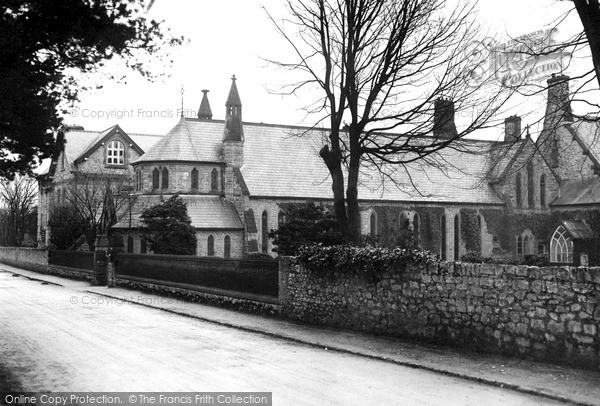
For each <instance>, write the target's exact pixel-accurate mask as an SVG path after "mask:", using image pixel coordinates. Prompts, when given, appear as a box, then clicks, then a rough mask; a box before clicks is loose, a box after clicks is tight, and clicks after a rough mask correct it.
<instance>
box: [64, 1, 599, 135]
mask: <svg viewBox="0 0 600 406" xmlns="http://www.w3.org/2000/svg"><path fill="white" fill-rule="evenodd" d="M456 1H458V0H456ZM570 7H571V6H570V2H564V1H562V2H561V1H555V0H528V1H523V0H505V1H496V0H481V1H479V3H478V5H477V21H478V22H479V23H480V24H481V26H482V27H484V29H485V30H486V31H487V32H488V33H489V34H488V35H489V36H490V37H493V38H495V39H496V40H499V41H503V40H508V39H510V38H511V37H512V38H515V37H518V36H520V35H524V34H527V33H531V32H534V31H537V30H540V29H543V28H547V27H548V26H549V25H550V24H552V23H553V22H554V21H556V19H557V18H558V17H559V16H560V15H562V14H564V13H565V11H566V10H568V9H569V8H570ZM266 10H268V12H269V13H270V14H271V15H272V16H274V17H275V18H281V17H283V16H285V15H286V10H285V8H284V7H283V1H281V0H262V1H254V0H219V1H214V0H211V1H208V0H155V1H154V4H153V5H152V7H151V9H150V10H149V11H148V15H149V17H151V18H155V19H158V20H163V21H164V24H165V26H167V27H169V28H171V30H172V32H173V33H174V34H177V35H183V36H185V37H186V38H187V40H188V42H187V43H186V44H185V45H183V46H182V47H179V48H177V49H173V50H171V56H172V59H173V64H172V66H171V67H166V66H160V65H157V64H156V63H154V62H152V61H149V62H148V63H149V64H152V67H153V68H154V69H157V70H158V71H161V72H164V73H166V74H168V75H169V76H168V77H167V78H165V79H164V80H159V81H157V82H154V83H151V82H148V81H146V80H145V79H143V78H140V77H139V76H138V75H137V74H135V73H129V74H128V75H127V82H126V83H115V82H110V81H108V80H107V79H106V77H104V76H103V75H95V76H92V77H91V78H88V79H87V80H88V81H91V84H92V85H101V86H102V88H101V89H92V90H88V91H85V92H82V93H81V94H80V102H78V103H76V104H75V105H74V106H72V107H69V108H68V114H67V115H66V116H65V120H66V123H68V124H77V125H82V126H84V128H85V129H86V130H94V131H100V130H103V129H105V128H108V127H110V126H112V125H115V124H119V125H120V126H121V127H122V128H123V129H124V130H125V131H126V132H130V133H148V134H166V133H167V132H168V131H169V129H170V128H172V127H173V126H174V125H175V124H176V122H177V120H178V114H179V109H180V108H181V107H180V106H181V103H182V95H181V88H182V87H183V89H184V93H183V105H184V111H185V114H186V116H189V117H195V114H196V112H197V110H198V107H199V105H200V100H201V98H202V92H201V90H202V89H208V90H210V92H209V94H208V96H209V101H210V104H211V108H212V112H213V118H215V119H223V118H224V113H225V107H224V104H225V100H226V98H227V94H228V92H229V88H230V85H231V77H232V75H234V74H235V76H236V77H237V86H238V90H239V93H240V97H241V100H242V104H243V118H244V121H250V122H264V123H274V124H288V125H312V124H313V123H314V121H315V118H314V117H310V116H308V117H307V116H306V114H305V112H304V111H303V109H302V107H304V106H305V105H306V104H307V103H308V102H309V101H310V100H308V98H309V97H307V95H304V96H303V97H295V96H282V95H281V94H277V92H278V91H280V90H281V89H282V88H283V86H285V85H286V84H288V83H290V82H291V81H292V80H293V79H292V77H291V76H290V73H289V72H284V71H281V70H280V69H278V68H276V67H275V66H273V65H272V64H269V63H268V62H267V60H269V59H275V60H291V58H292V56H293V53H292V51H291V48H290V46H289V45H288V44H287V43H286V42H285V41H284V40H283V39H282V38H281V36H280V35H279V34H278V33H277V32H276V30H275V28H274V27H273V24H272V23H271V22H270V21H269V18H268V15H267V11H266ZM580 29H581V27H580V23H579V21H578V19H577V16H576V14H575V13H572V15H571V17H570V18H569V19H568V20H567V21H565V22H564V23H562V24H561V25H560V26H559V31H558V34H557V35H558V37H559V38H564V37H566V36H568V35H570V34H571V33H573V32H576V31H579V30H580ZM111 67H112V65H111V64H109V65H108V68H107V69H111ZM588 67H591V60H590V59H589V58H587V57H578V58H575V59H574V61H573V63H572V64H571V66H569V68H568V69H567V71H566V72H565V73H567V74H570V75H574V74H575V73H576V71H577V70H578V69H583V68H588ZM115 69H117V68H115ZM543 96H544V95H543V94H542V95H538V96H536V97H530V98H527V99H518V100H517V99H515V100H514V102H512V104H511V109H508V110H507V112H506V114H507V116H508V115H510V114H519V115H523V116H525V117H524V119H523V125H526V124H528V123H530V124H531V125H532V132H533V131H536V129H537V127H538V124H536V123H537V122H538V121H539V117H540V115H541V114H543V108H544V105H545V99H544V98H543ZM585 108H587V109H588V110H589V107H585ZM585 108H584V109H583V110H584V111H579V110H577V108H576V111H577V112H580V113H584V112H587V111H585ZM462 121H464V120H461V119H460V118H458V120H457V124H458V125H459V127H460V125H461V123H462ZM500 136H501V129H500V128H498V129H495V130H493V131H488V132H487V133H485V134H484V135H482V136H479V138H497V137H500Z"/></svg>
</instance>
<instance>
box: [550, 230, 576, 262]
mask: <svg viewBox="0 0 600 406" xmlns="http://www.w3.org/2000/svg"><path fill="white" fill-rule="evenodd" d="M550 261H551V262H557V263H564V264H570V263H571V262H573V240H571V238H570V237H569V235H568V234H567V230H565V228H564V227H563V226H558V228H557V229H556V231H554V234H552V239H551V240H550Z"/></svg>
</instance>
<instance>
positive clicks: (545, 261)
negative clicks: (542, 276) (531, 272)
mask: <svg viewBox="0 0 600 406" xmlns="http://www.w3.org/2000/svg"><path fill="white" fill-rule="evenodd" d="M523 265H530V266H548V265H550V258H549V257H548V255H547V254H540V255H525V258H523Z"/></svg>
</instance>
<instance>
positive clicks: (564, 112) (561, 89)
mask: <svg viewBox="0 0 600 406" xmlns="http://www.w3.org/2000/svg"><path fill="white" fill-rule="evenodd" d="M570 79H571V78H570V77H568V76H567V75H556V74H555V73H553V74H552V77H551V78H550V79H548V82H547V83H548V103H547V104H546V120H548V119H549V118H550V117H554V118H557V119H561V118H563V119H565V120H567V121H573V112H572V111H571V100H570V98H569V96H570V95H569V80H570Z"/></svg>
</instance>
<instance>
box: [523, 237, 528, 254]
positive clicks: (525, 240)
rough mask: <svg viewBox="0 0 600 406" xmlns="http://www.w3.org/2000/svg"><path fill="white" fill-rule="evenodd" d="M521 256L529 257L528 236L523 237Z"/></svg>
mask: <svg viewBox="0 0 600 406" xmlns="http://www.w3.org/2000/svg"><path fill="white" fill-rule="evenodd" d="M523 255H529V236H528V235H525V236H524V237H523Z"/></svg>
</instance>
